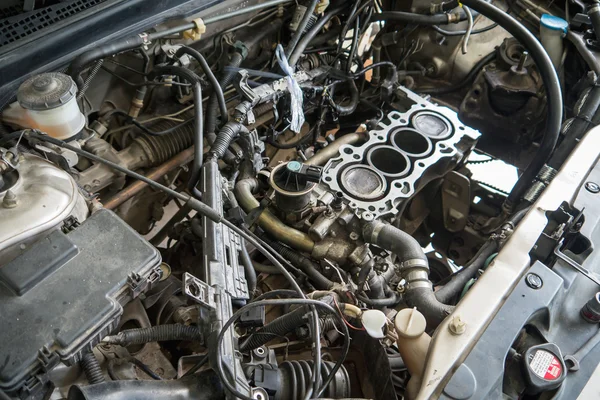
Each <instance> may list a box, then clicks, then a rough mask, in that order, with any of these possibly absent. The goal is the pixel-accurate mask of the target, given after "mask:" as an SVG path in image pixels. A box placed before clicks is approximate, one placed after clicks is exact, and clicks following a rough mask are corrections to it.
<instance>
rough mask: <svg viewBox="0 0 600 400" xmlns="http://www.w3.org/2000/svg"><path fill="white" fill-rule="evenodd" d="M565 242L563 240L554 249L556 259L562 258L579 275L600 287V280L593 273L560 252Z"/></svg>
mask: <svg viewBox="0 0 600 400" xmlns="http://www.w3.org/2000/svg"><path fill="white" fill-rule="evenodd" d="M563 242H564V239H561V240H560V241H559V242H558V245H556V247H555V248H554V255H555V256H556V257H558V258H560V259H561V260H563V261H564V262H566V263H567V264H568V265H569V266H570V267H572V268H574V269H576V270H577V271H578V272H579V273H581V274H582V275H583V276H585V277H586V278H588V279H589V280H591V281H592V282H594V283H595V284H596V285H598V286H600V280H599V279H598V278H597V277H596V276H595V275H594V274H593V273H592V272H590V271H589V270H587V269H585V268H583V267H582V266H581V265H579V264H578V263H577V262H576V261H575V260H573V259H572V258H571V257H569V256H568V255H566V254H565V253H563V252H562V251H560V248H561V247H562V245H563Z"/></svg>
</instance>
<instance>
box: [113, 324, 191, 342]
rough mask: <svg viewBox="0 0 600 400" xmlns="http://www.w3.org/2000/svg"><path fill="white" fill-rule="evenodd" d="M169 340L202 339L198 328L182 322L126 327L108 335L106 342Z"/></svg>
mask: <svg viewBox="0 0 600 400" xmlns="http://www.w3.org/2000/svg"><path fill="white" fill-rule="evenodd" d="M171 340H194V341H200V342H202V341H203V337H202V332H201V330H200V328H198V327H195V326H187V325H183V324H170V325H157V326H153V327H150V328H139V329H127V330H124V331H121V332H119V333H118V334H117V335H114V336H109V337H108V339H107V340H106V342H108V343H110V344H118V345H120V346H124V347H125V346H129V345H132V344H145V343H150V342H164V341H171Z"/></svg>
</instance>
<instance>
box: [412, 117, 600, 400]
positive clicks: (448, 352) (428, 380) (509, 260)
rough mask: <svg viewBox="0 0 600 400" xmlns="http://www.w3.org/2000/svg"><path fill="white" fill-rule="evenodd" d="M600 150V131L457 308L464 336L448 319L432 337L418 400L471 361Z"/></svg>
mask: <svg viewBox="0 0 600 400" xmlns="http://www.w3.org/2000/svg"><path fill="white" fill-rule="evenodd" d="M598 148H600V127H596V128H594V129H592V130H591V131H590V132H588V133H587V135H586V136H585V137H584V138H583V140H582V141H581V143H580V145H579V146H578V147H577V149H576V150H575V151H574V152H573V153H572V154H571V157H570V158H569V159H568V161H567V162H566V163H565V164H564V166H563V168H562V170H561V171H560V172H559V173H558V175H557V176H556V178H555V179H554V181H552V183H551V184H550V185H549V186H548V188H547V189H546V191H545V192H544V193H543V194H542V196H541V197H540V198H539V199H538V201H537V202H536V203H535V205H534V206H533V208H532V210H530V211H529V213H528V214H527V215H526V216H525V218H524V219H523V221H522V222H521V223H520V224H519V226H518V227H517V229H516V230H515V232H514V234H513V235H512V236H511V238H510V239H509V240H508V242H507V243H506V245H505V246H504V248H503V249H502V251H501V252H500V253H499V254H498V256H497V257H496V259H495V260H494V261H493V263H492V264H491V265H490V267H489V268H488V269H487V270H486V273H485V274H483V276H482V277H481V278H480V279H479V281H478V283H477V284H476V285H474V286H473V288H472V289H471V290H470V291H469V292H468V293H467V295H466V296H465V297H464V298H463V299H462V300H461V302H460V303H459V304H458V306H457V307H456V309H455V311H454V314H455V315H456V314H460V316H461V318H462V320H463V321H464V322H465V323H466V324H467V329H466V331H465V333H464V334H462V335H460V336H455V335H452V334H451V333H450V332H449V330H448V322H449V320H448V319H446V320H445V321H444V322H443V323H442V324H441V325H440V326H439V328H438V329H437V331H436V333H435V335H434V336H433V340H432V343H431V347H430V350H429V353H428V359H427V364H426V365H427V366H426V368H425V371H424V374H423V384H422V386H421V391H420V393H419V396H418V397H417V399H419V400H421V399H430V398H436V397H437V396H438V395H439V394H440V392H441V390H442V388H443V386H444V384H445V383H446V381H447V379H448V378H449V376H450V374H451V373H452V372H453V371H455V370H456V368H458V365H459V364H460V362H462V361H463V360H464V359H465V358H466V357H467V355H468V354H469V352H470V351H471V348H472V347H473V345H474V344H475V343H476V342H477V340H478V339H479V337H480V336H481V334H482V333H483V331H484V330H485V328H486V327H487V326H488V324H489V323H490V322H491V321H492V319H493V318H494V316H495V315H496V313H497V312H498V310H499V309H500V307H501V306H502V304H503V303H504V299H505V298H506V297H507V296H508V294H509V293H511V292H512V290H513V289H514V287H515V285H516V284H517V282H518V280H519V279H520V278H521V277H522V276H523V275H524V273H525V271H526V270H527V268H528V267H529V263H530V260H529V251H530V250H531V248H532V247H533V245H534V244H535V242H536V241H537V239H538V237H539V235H540V234H541V232H542V231H543V229H544V227H545V226H546V223H547V218H546V215H545V213H546V211H549V210H556V209H557V208H558V207H559V206H560V204H561V203H562V202H563V201H571V200H572V198H573V196H574V195H575V194H576V192H577V191H578V189H579V187H580V186H581V185H582V184H584V183H585V182H584V180H585V177H586V176H587V174H588V172H589V170H590V168H592V166H593V165H594V163H595V162H596V160H597V158H598Z"/></svg>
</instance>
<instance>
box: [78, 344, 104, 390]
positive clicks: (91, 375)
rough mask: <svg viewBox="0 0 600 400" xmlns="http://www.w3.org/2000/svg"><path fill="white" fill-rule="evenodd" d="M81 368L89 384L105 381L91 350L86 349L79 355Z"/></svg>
mask: <svg viewBox="0 0 600 400" xmlns="http://www.w3.org/2000/svg"><path fill="white" fill-rule="evenodd" d="M80 364H81V368H82V369H83V372H84V373H85V377H86V378H87V380H88V382H89V383H90V384H91V385H94V384H96V383H102V382H104V381H105V379H104V374H103V373H102V369H101V368H100V363H99V362H98V359H97V358H96V356H95V355H94V352H92V351H86V352H84V353H83V356H82V357H81V362H80Z"/></svg>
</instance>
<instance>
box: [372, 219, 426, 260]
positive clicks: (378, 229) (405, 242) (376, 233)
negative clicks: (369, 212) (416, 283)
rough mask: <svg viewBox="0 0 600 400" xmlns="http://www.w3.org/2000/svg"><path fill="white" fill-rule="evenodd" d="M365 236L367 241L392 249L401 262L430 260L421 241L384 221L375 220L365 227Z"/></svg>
mask: <svg viewBox="0 0 600 400" xmlns="http://www.w3.org/2000/svg"><path fill="white" fill-rule="evenodd" d="M363 237H364V238H365V240H366V241H367V242H371V243H374V244H377V245H379V246H380V247H382V248H384V249H386V250H389V251H391V252H392V253H394V254H395V255H396V256H397V257H398V258H399V262H406V261H410V260H415V259H416V260H423V261H424V262H426V263H427V262H428V260H427V256H426V255H425V253H424V252H423V249H422V248H421V245H420V244H419V242H418V241H417V240H416V239H415V238H413V237H412V236H410V235H409V234H408V233H406V232H404V231H402V230H400V229H398V228H396V227H394V226H392V225H389V224H384V223H383V222H379V221H375V222H373V223H370V224H367V225H365V226H364V228H363Z"/></svg>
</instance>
